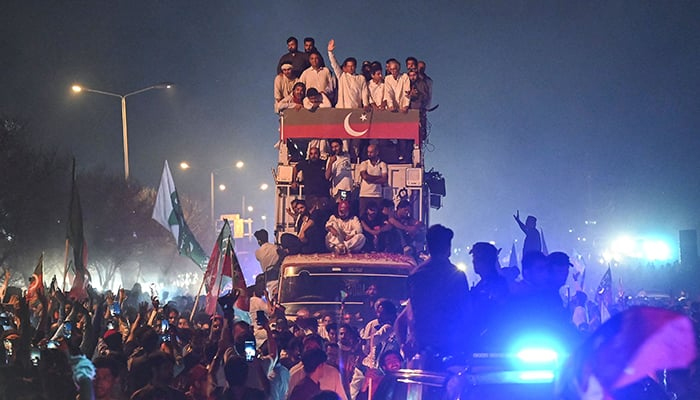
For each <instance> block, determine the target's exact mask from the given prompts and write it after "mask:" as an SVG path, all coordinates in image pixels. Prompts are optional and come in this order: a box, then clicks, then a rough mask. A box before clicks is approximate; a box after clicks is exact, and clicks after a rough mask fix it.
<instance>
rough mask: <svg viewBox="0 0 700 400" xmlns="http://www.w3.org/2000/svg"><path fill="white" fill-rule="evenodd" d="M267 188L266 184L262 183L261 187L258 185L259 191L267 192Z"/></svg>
mask: <svg viewBox="0 0 700 400" xmlns="http://www.w3.org/2000/svg"><path fill="white" fill-rule="evenodd" d="M268 187H269V186H268V185H267V183H263V184H262V185H260V190H267V188H268Z"/></svg>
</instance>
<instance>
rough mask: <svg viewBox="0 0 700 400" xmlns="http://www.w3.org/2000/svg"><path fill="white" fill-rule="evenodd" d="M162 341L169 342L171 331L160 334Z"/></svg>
mask: <svg viewBox="0 0 700 400" xmlns="http://www.w3.org/2000/svg"><path fill="white" fill-rule="evenodd" d="M160 341H161V342H169V341H170V334H169V333H163V334H161V335H160Z"/></svg>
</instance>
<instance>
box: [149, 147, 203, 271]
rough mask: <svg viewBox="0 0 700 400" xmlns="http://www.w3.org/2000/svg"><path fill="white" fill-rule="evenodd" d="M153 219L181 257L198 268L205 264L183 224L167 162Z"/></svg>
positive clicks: (198, 248) (196, 244)
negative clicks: (172, 239)
mask: <svg viewBox="0 0 700 400" xmlns="http://www.w3.org/2000/svg"><path fill="white" fill-rule="evenodd" d="M153 219H154V220H156V222H158V223H159V224H161V225H162V226H163V227H164V228H165V229H167V230H169V231H170V232H171V233H172V234H173V237H174V238H175V241H176V242H177V249H178V252H179V253H180V254H181V255H185V256H187V257H189V258H190V259H191V260H192V261H194V263H195V264H197V265H198V266H199V267H200V268H202V267H203V266H204V265H206V264H207V256H206V254H204V250H202V246H200V245H199V243H197V240H196V239H195V237H194V235H193V234H192V232H191V231H190V228H189V227H188V226H187V223H186V222H185V216H184V214H183V212H182V207H181V206H180V199H179V198H178V196H177V191H176V190H175V183H174V182H173V176H172V175H171V174H170V168H169V167H168V161H167V160H166V161H165V166H164V167H163V175H162V177H161V180H160V187H159V188H158V195H157V196H156V204H155V206H154V207H153Z"/></svg>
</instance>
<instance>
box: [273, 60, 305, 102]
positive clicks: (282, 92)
mask: <svg viewBox="0 0 700 400" xmlns="http://www.w3.org/2000/svg"><path fill="white" fill-rule="evenodd" d="M281 68H282V72H280V73H279V74H277V76H276V77H275V82H274V96H275V105H277V103H279V102H280V101H282V99H284V98H285V97H287V96H289V95H290V94H291V93H292V90H293V89H294V84H295V83H297V82H299V79H297V78H295V77H294V76H293V75H292V64H291V63H284V64H282V67H281Z"/></svg>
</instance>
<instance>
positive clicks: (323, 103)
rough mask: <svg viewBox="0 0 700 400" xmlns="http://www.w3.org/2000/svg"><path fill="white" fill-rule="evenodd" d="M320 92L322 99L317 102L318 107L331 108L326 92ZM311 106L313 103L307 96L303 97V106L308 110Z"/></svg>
mask: <svg viewBox="0 0 700 400" xmlns="http://www.w3.org/2000/svg"><path fill="white" fill-rule="evenodd" d="M320 94H321V98H322V100H321V102H320V103H318V108H331V106H332V105H331V101H330V100H329V99H328V96H326V94H325V93H323V92H320ZM311 106H313V103H312V102H311V100H309V98H308V97H304V108H306V109H307V110H310V109H311Z"/></svg>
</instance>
